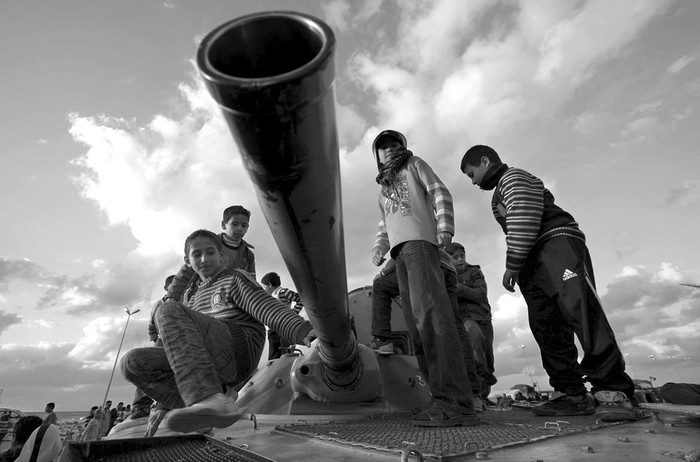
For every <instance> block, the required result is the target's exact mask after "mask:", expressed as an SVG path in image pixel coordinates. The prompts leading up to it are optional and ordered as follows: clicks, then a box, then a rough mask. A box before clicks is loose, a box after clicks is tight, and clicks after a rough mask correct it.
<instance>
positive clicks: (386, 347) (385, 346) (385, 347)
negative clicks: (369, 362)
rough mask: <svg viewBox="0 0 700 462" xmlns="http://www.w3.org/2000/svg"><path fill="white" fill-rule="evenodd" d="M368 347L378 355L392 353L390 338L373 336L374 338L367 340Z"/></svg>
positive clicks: (392, 344)
mask: <svg viewBox="0 0 700 462" xmlns="http://www.w3.org/2000/svg"><path fill="white" fill-rule="evenodd" d="M369 347H370V348H371V349H373V350H374V351H376V352H377V353H379V354H380V355H393V354H394V342H392V341H391V340H382V339H380V338H379V337H374V339H373V340H372V341H371V342H369Z"/></svg>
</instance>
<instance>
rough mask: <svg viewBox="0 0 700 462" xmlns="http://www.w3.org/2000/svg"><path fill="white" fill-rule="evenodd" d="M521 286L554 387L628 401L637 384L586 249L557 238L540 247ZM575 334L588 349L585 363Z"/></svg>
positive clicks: (577, 242)
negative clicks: (620, 395) (608, 393)
mask: <svg viewBox="0 0 700 462" xmlns="http://www.w3.org/2000/svg"><path fill="white" fill-rule="evenodd" d="M518 285H519V286H520V291H521V292H522V294H523V296H524V297H525V301H526V302H527V306H528V316H529V320H530V329H531V330H532V334H533V336H534V337H535V340H536V341H537V343H538V345H539V347H540V351H541V355H542V365H543V366H544V368H545V370H546V371H547V374H548V375H549V383H550V385H551V386H552V387H553V388H554V389H555V390H556V391H560V392H562V393H566V394H569V395H579V394H582V393H585V391H586V388H585V386H584V376H585V378H586V380H587V381H589V382H590V383H591V386H592V388H591V391H592V392H593V393H595V392H596V391H600V390H616V391H622V392H624V393H625V394H626V395H627V396H628V397H629V398H632V397H633V396H634V383H633V382H632V379H631V378H630V377H629V376H628V375H627V374H626V373H625V361H624V359H623V357H622V353H621V352H620V349H619V348H618V346H617V341H616V340H615V334H613V330H612V328H611V327H610V324H609V323H608V319H607V317H606V316H605V313H604V312H603V307H602V305H601V303H600V299H599V298H598V295H597V293H596V289H595V279H594V276H593V266H592V264H591V259H590V255H589V253H588V248H587V247H586V244H585V243H584V242H583V241H582V240H580V239H575V238H570V237H566V236H556V237H553V238H550V239H547V240H546V241H544V242H541V243H538V244H537V245H536V246H535V247H534V248H533V249H532V250H531V252H530V256H529V257H528V259H527V261H526V262H525V266H524V267H523V269H522V270H521V271H520V275H519V279H518ZM574 334H575V335H576V336H577V337H578V339H579V342H580V343H581V346H582V347H583V359H582V361H581V364H579V363H578V362H577V357H578V352H577V349H576V345H575V344H574Z"/></svg>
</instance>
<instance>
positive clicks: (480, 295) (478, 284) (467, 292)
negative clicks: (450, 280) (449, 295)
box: [457, 270, 488, 303]
mask: <svg viewBox="0 0 700 462" xmlns="http://www.w3.org/2000/svg"><path fill="white" fill-rule="evenodd" d="M487 293H488V291H487V287H486V279H485V278H484V273H482V272H481V270H476V271H475V273H474V274H473V275H472V278H471V280H470V281H468V284H462V283H461V282H460V283H458V284H457V297H460V298H464V299H465V300H468V301H470V302H474V303H482V302H488V297H487Z"/></svg>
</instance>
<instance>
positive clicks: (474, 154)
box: [459, 144, 503, 173]
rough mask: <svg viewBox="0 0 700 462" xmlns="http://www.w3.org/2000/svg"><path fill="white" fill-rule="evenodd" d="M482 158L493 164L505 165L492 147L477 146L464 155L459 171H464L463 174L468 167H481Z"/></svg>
mask: <svg viewBox="0 0 700 462" xmlns="http://www.w3.org/2000/svg"><path fill="white" fill-rule="evenodd" d="M482 157H486V158H487V159H488V160H489V161H490V162H491V163H492V164H501V163H503V162H501V158H500V157H499V156H498V153H497V152H496V151H495V150H494V149H493V148H492V147H490V146H485V145H483V144H477V145H476V146H472V147H471V148H469V149H468V150H467V152H466V153H464V157H462V163H461V164H460V165H459V169H460V170H461V171H462V173H464V169H466V168H467V165H470V166H472V167H473V166H476V165H479V162H481V158H482Z"/></svg>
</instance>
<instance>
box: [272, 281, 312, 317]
mask: <svg viewBox="0 0 700 462" xmlns="http://www.w3.org/2000/svg"><path fill="white" fill-rule="evenodd" d="M270 295H272V296H273V297H275V298H276V299H277V300H279V301H280V302H282V303H284V304H285V305H287V306H288V307H290V308H291V309H292V310H293V311H294V312H295V313H296V314H299V313H301V310H303V309H304V304H303V303H301V297H300V296H299V294H298V293H296V292H294V291H293V290H291V289H287V288H286V287H278V288H276V289H275V290H273V291H272V293H271V294H270ZM292 303H293V304H292Z"/></svg>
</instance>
